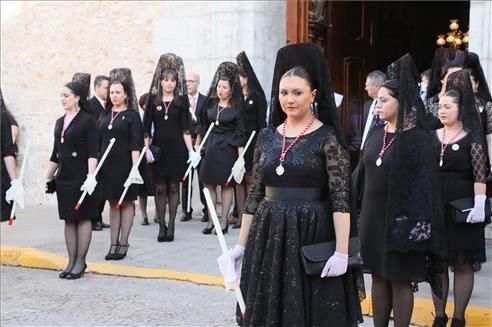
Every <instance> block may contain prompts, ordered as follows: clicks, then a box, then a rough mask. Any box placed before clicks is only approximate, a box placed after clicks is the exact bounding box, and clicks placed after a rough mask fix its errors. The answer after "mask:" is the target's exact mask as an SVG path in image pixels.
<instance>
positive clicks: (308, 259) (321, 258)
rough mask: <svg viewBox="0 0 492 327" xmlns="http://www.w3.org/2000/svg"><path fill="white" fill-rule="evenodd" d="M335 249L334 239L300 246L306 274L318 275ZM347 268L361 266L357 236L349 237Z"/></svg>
mask: <svg viewBox="0 0 492 327" xmlns="http://www.w3.org/2000/svg"><path fill="white" fill-rule="evenodd" d="M335 249H336V241H331V242H323V243H315V244H309V245H303V246H301V260H302V265H303V266H304V271H305V272H306V275H308V276H320V275H321V272H322V271H323V268H324V266H325V264H326V261H328V259H329V258H330V257H331V256H332V255H333V254H334V253H335ZM348 268H362V258H361V257H360V240H359V238H358V237H352V238H350V239H349V256H348Z"/></svg>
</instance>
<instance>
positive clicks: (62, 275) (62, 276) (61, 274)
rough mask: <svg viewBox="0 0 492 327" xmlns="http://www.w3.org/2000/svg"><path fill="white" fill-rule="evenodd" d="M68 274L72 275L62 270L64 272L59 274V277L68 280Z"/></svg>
mask: <svg viewBox="0 0 492 327" xmlns="http://www.w3.org/2000/svg"><path fill="white" fill-rule="evenodd" d="M68 274H70V271H65V270H62V272H61V273H59V274H58V277H60V278H63V279H66V278H67V276H68Z"/></svg>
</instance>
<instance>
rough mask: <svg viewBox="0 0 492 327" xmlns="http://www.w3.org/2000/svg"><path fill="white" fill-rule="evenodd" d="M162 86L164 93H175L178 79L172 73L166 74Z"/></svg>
mask: <svg viewBox="0 0 492 327" xmlns="http://www.w3.org/2000/svg"><path fill="white" fill-rule="evenodd" d="M161 87H162V90H163V91H164V93H173V92H174V89H175V88H176V80H175V79H174V78H173V77H172V76H170V75H167V76H164V78H163V79H162V80H161Z"/></svg>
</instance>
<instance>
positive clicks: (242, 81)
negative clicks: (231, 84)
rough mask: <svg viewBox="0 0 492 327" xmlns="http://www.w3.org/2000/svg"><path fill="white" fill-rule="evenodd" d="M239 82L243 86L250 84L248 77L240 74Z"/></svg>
mask: <svg viewBox="0 0 492 327" xmlns="http://www.w3.org/2000/svg"><path fill="white" fill-rule="evenodd" d="M239 82H240V83H241V87H245V86H246V85H248V77H246V76H244V77H243V76H241V75H239Z"/></svg>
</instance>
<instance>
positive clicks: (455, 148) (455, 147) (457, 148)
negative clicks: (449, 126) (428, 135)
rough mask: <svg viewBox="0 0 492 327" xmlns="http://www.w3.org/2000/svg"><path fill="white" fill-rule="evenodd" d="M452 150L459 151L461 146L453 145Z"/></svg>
mask: <svg viewBox="0 0 492 327" xmlns="http://www.w3.org/2000/svg"><path fill="white" fill-rule="evenodd" d="M451 149H453V151H458V150H459V149H460V146H459V144H453V145H452V146H451Z"/></svg>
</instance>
